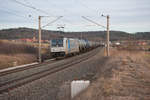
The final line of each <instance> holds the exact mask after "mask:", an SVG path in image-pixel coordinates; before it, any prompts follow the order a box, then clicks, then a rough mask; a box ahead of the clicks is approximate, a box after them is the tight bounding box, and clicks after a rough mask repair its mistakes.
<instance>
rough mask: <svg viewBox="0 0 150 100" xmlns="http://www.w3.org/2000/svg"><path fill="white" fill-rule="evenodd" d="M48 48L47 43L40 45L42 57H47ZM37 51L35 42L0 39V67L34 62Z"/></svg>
mask: <svg viewBox="0 0 150 100" xmlns="http://www.w3.org/2000/svg"><path fill="white" fill-rule="evenodd" d="M48 50H49V49H48V45H46V44H44V45H42V55H43V57H47V53H49V51H48ZM37 53H38V48H37V44H33V43H17V42H12V41H7V40H0V69H3V68H7V67H12V66H15V65H22V64H28V63H32V62H35V61H37Z"/></svg>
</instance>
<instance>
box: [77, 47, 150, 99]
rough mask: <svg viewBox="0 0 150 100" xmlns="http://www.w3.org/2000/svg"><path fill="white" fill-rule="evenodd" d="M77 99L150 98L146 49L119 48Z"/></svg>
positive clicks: (149, 77)
mask: <svg viewBox="0 0 150 100" xmlns="http://www.w3.org/2000/svg"><path fill="white" fill-rule="evenodd" d="M112 54H113V55H112V57H111V58H110V59H109V61H108V63H107V64H106V65H105V66H104V69H103V72H101V73H99V75H97V77H98V79H97V80H96V81H95V82H93V83H92V84H91V86H90V87H89V88H88V89H87V90H86V91H84V92H83V93H81V94H80V95H79V96H77V97H76V98H75V100H150V63H149V62H148V54H147V53H143V52H128V51H120V52H119V53H118V52H117V51H115V50H114V51H113V52H112Z"/></svg>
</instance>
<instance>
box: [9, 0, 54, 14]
mask: <svg viewBox="0 0 150 100" xmlns="http://www.w3.org/2000/svg"><path fill="white" fill-rule="evenodd" d="M12 1H14V2H15V3H17V4H20V5H22V6H24V7H28V8H31V9H34V10H36V11H38V12H41V13H44V14H46V15H52V14H49V13H48V12H46V11H44V10H42V9H39V8H36V7H34V6H32V5H28V4H25V3H22V2H20V1H17V0H12Z"/></svg>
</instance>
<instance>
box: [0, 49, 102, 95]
mask: <svg viewBox="0 0 150 100" xmlns="http://www.w3.org/2000/svg"><path fill="white" fill-rule="evenodd" d="M99 50H100V48H97V49H94V50H92V51H90V52H87V53H85V54H84V55H83V56H80V57H76V58H74V59H72V60H69V61H66V62H63V61H61V62H63V63H59V64H58V65H57V64H55V63H54V62H53V63H51V66H48V68H47V69H45V70H41V71H37V72H35V73H32V74H29V75H24V76H22V77H18V78H14V79H10V80H6V81H3V82H2V80H0V94H2V93H4V92H9V91H10V90H12V89H14V88H17V87H19V86H22V85H24V84H27V83H29V82H32V81H34V80H38V79H40V78H42V77H45V76H47V75H51V74H54V73H56V72H59V71H62V70H65V69H66V68H70V67H72V66H73V65H75V64H79V63H81V62H82V61H85V60H87V59H89V58H91V57H92V56H94V55H96V54H97V52H98V51H99ZM47 64H48V63H45V64H43V65H40V66H41V67H42V66H47ZM35 67H39V66H37V65H36V66H32V68H35ZM29 69H30V68H29V67H27V68H24V69H17V70H16V71H15V70H13V71H10V72H6V73H3V74H0V77H1V76H3V77H5V75H9V74H11V73H13V74H14V73H15V72H20V71H23V70H29Z"/></svg>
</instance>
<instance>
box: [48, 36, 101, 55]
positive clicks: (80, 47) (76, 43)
mask: <svg viewBox="0 0 150 100" xmlns="http://www.w3.org/2000/svg"><path fill="white" fill-rule="evenodd" d="M50 44H51V46H50V49H51V55H52V56H53V57H60V56H67V55H75V54H79V53H80V52H85V51H87V50H90V49H93V48H96V47H98V46H100V43H99V42H92V41H88V40H82V39H74V38H57V39H52V40H51V42H50Z"/></svg>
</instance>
